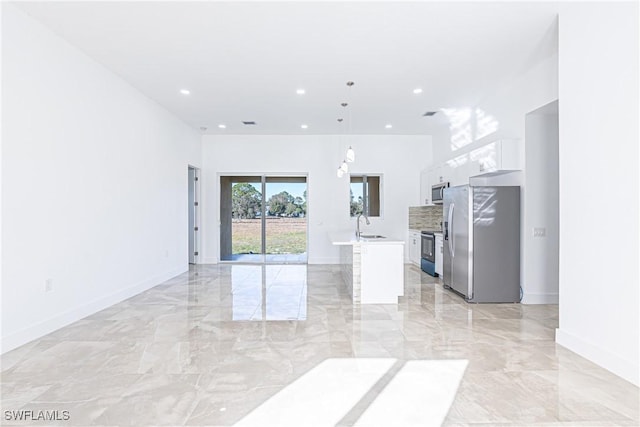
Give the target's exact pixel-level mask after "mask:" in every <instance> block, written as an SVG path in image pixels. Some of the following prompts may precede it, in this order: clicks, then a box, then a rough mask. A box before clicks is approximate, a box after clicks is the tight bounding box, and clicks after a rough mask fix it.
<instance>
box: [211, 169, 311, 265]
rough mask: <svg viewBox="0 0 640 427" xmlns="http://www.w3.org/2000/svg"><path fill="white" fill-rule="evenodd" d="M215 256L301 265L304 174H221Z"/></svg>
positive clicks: (304, 256) (303, 253)
mask: <svg viewBox="0 0 640 427" xmlns="http://www.w3.org/2000/svg"><path fill="white" fill-rule="evenodd" d="M220 260H221V261H237V262H273V263H305V262H306V261H307V178H306V177H305V176H266V175H260V176H221V177H220Z"/></svg>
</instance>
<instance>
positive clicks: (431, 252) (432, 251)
mask: <svg viewBox="0 0 640 427" xmlns="http://www.w3.org/2000/svg"><path fill="white" fill-rule="evenodd" d="M420 256H421V257H422V258H424V259H426V260H427V261H430V262H436V236H435V235H433V234H429V233H422V250H421V253H420Z"/></svg>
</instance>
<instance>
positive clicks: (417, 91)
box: [413, 87, 422, 95]
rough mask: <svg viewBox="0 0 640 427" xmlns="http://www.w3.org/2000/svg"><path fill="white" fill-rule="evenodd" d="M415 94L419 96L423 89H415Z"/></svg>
mask: <svg viewBox="0 0 640 427" xmlns="http://www.w3.org/2000/svg"><path fill="white" fill-rule="evenodd" d="M413 93H415V94H416V95H417V94H419V93H422V89H421V88H419V87H417V88H415V89H414V90H413Z"/></svg>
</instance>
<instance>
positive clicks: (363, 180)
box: [349, 173, 383, 218]
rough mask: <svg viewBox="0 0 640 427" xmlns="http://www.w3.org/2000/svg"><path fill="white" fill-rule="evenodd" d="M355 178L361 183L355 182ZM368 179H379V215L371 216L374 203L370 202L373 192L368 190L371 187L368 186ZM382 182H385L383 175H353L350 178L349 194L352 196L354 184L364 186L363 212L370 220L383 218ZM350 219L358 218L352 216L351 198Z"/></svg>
mask: <svg viewBox="0 0 640 427" xmlns="http://www.w3.org/2000/svg"><path fill="white" fill-rule="evenodd" d="M354 178H356V179H357V180H360V181H354V180H353V179H354ZM368 178H377V181H378V214H377V215H370V212H371V205H372V203H371V200H370V197H371V195H370V194H369V193H371V191H369V188H368V187H369V186H368V185H367V183H368ZM382 182H383V174H381V173H359V174H352V175H350V176H349V194H351V186H352V185H353V184H362V211H363V215H364V216H367V217H368V218H382V216H383V209H382V206H383V203H382V201H383V191H382ZM349 217H350V218H356V217H357V215H351V197H349Z"/></svg>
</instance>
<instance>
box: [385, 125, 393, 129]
mask: <svg viewBox="0 0 640 427" xmlns="http://www.w3.org/2000/svg"><path fill="white" fill-rule="evenodd" d="M392 127H393V125H390V124H389V125H385V126H384V128H385V129H391V128H392Z"/></svg>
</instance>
